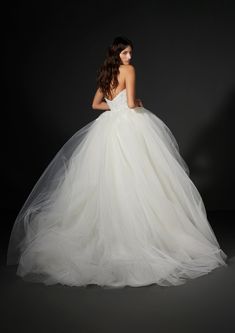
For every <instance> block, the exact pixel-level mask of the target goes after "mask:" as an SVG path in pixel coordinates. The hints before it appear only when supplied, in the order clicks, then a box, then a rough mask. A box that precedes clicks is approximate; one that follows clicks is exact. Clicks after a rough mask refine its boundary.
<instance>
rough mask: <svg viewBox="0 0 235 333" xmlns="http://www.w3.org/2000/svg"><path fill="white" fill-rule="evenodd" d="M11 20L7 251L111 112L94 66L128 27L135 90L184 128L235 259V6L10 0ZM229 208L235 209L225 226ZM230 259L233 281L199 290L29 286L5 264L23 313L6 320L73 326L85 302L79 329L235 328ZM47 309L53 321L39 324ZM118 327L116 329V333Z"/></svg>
mask: <svg viewBox="0 0 235 333" xmlns="http://www.w3.org/2000/svg"><path fill="white" fill-rule="evenodd" d="M2 20H3V30H4V37H5V38H4V44H3V46H4V48H3V55H4V58H3V62H2V67H3V89H2V92H3V100H2V102H3V103H2V105H3V106H4V107H3V112H2V122H1V124H2V134H3V138H2V142H3V146H2V148H3V149H2V157H3V162H2V165H3V167H4V170H3V185H4V187H3V188H2V200H3V201H2V202H3V211H4V215H3V223H2V230H3V231H4V230H5V233H3V235H4V236H3V239H2V242H1V247H5V248H4V251H5V250H6V245H7V243H8V239H9V235H10V230H11V228H12V225H13V222H14V219H15V217H16V214H17V213H18V211H19V209H20V208H21V206H22V205H23V203H24V202H25V200H26V198H27V196H28V195H29V192H30V190H31V189H32V187H33V185H34V184H35V182H36V181H37V180H38V178H39V176H40V175H41V174H42V172H43V171H44V169H45V168H46V166H47V165H48V163H49V162H50V161H51V159H52V158H53V157H54V155H55V154H56V152H57V151H58V150H59V149H60V148H61V146H62V145H63V144H64V143H65V142H66V141H67V140H68V139H69V138H70V137H71V136H72V135H73V134H74V133H75V132H76V131H77V130H79V129H80V128H81V127H83V126H85V125H86V124H87V123H88V122H90V121H92V120H94V119H95V118H97V117H98V116H99V115H100V114H101V112H103V111H99V110H93V109H92V108H91V103H92V100H93V96H94V94H95V79H96V71H97V69H98V67H99V65H100V64H101V62H102V61H103V59H104V55H105V52H106V49H107V47H108V45H109V44H111V42H112V40H113V38H114V37H115V36H117V35H125V36H127V37H128V38H130V39H131V40H132V41H133V43H134V53H133V60H132V63H133V65H134V66H135V68H136V73H137V87H136V88H137V97H139V98H141V99H142V101H143V103H144V106H145V107H146V108H147V109H148V110H150V111H151V112H153V113H155V114H156V115H157V116H158V117H159V118H161V119H162V120H163V121H164V122H165V123H166V124H167V126H168V127H169V128H170V129H171V131H172V133H173V134H174V135H175V137H176V140H177V142H178V144H179V147H180V151H181V154H182V156H183V157H184V159H185V161H186V162H187V164H188V166H189V168H190V177H191V179H192V180H193V182H194V184H195V185H196V186H197V188H198V189H199V192H200V193H201V195H202V198H203V200H204V203H205V206H206V209H207V211H208V212H209V213H210V214H212V213H213V212H217V213H218V212H222V215H218V214H217V215H210V216H214V219H213V220H212V225H213V228H215V227H216V228H217V226H218V230H221V229H220V228H221V227H222V228H224V230H225V229H226V230H227V233H226V236H225V233H224V238H222V236H221V235H222V234H221V235H220V234H217V235H218V237H219V238H218V239H219V241H221V245H222V248H223V249H224V250H225V252H226V253H227V254H228V255H229V256H231V255H234V233H233V234H232V232H231V230H232V229H230V227H231V224H230V222H234V217H233V216H234V214H233V213H232V211H233V210H234V191H233V189H234V185H235V182H234V170H235V168H234V167H235V163H234V147H235V134H234V111H235V61H234V59H235V42H234V41H235V2H234V1H195V2H193V1H186V0H185V1H142V2H137V1H119V2H117V1H90V0H87V1H47V2H43V1H31V2H26V1H22V2H8V3H7V4H5V7H2ZM224 212H230V213H231V215H226V216H227V218H226V222H229V224H227V225H226V224H225V218H224V217H225V215H223V214H224ZM230 213H229V214H230ZM228 216H229V218H228ZM215 217H216V218H215ZM216 219H217V221H218V222H219V223H218V224H217V226H216V225H215V224H214V223H215V222H216ZM219 225H220V226H219ZM229 225H230V226H229ZM220 237H221V238H220ZM225 238H226V245H225ZM222 239H224V240H223V241H222ZM223 242H224V243H223ZM4 256H5V252H4ZM4 262H5V257H4ZM232 267H233V266H232ZM232 267H231V268H230V277H229V275H228V279H227V280H226V277H225V276H224V275H223V272H221V274H222V275H219V274H217V275H216V274H214V275H211V276H210V278H209V279H208V280H203V279H202V280H200V279H199V280H200V281H199V282H198V285H197V288H198V289H196V288H195V287H194V288H192V289H191V291H190V282H188V284H187V286H185V287H182V289H178V288H175V289H173V290H172V289H170V290H169V289H167V290H165V291H164V290H160V291H159V290H158V289H157V290H155V289H148V290H147V293H146V290H144V289H139V290H136V289H135V288H134V289H135V290H131V289H128V290H127V291H125V292H126V294H122V293H120V294H119V293H118V292H117V293H116V292H115V291H110V293H108V292H107V294H104V292H103V291H101V290H100V289H89V290H87V291H85V290H83V289H81V290H80V289H79V288H78V289H73V288H71V289H69V290H67V289H63V288H62V289H60V288H59V287H55V288H52V289H47V288H46V289H45V288H43V286H37V287H36V286H32V285H31V284H27V283H26V284H20V283H21V281H20V280H17V281H15V280H14V274H10V273H9V272H8V271H6V272H5V273H6V274H5V275H4V278H5V281H6V284H3V286H5V293H6V298H5V299H6V300H7V301H6V304H8V306H7V305H6V306H5V309H12V311H13V312H12V313H11V311H9V312H8V315H7V316H6V317H5V318H7V320H8V324H9V323H10V324H11V325H10V326H11V327H13V325H14V323H15V325H16V327H18V328H17V331H18V332H19V331H20V327H21V328H22V329H23V330H24V331H25V332H26V331H27V328H28V331H29V332H32V327H34V329H33V331H34V332H36V331H37V332H42V331H45V330H44V328H45V327H43V325H44V323H45V325H46V327H47V329H49V330H50V329H51V331H52V330H55V331H56V332H65V331H66V332H72V331H73V330H72V328H71V327H70V326H69V325H70V321H72V322H73V321H74V323H75V321H76V320H77V318H78V312H77V311H78V310H79V311H80V317H79V320H80V323H79V324H78V325H77V326H76V325H75V326H73V327H80V328H81V327H82V329H81V330H79V331H76V332H93V331H95V332H106V329H107V332H121V331H122V332H132V331H131V328H130V329H128V326H125V327H126V330H125V329H123V328H122V329H121V328H120V330H118V327H121V324H122V323H125V322H128V321H129V323H131V321H132V322H133V323H135V325H134V326H131V325H130V327H132V328H133V327H135V330H134V332H137V331H138V328H139V332H150V331H151V332H157V331H158V332H160V330H157V328H159V329H160V327H161V328H162V330H161V332H170V331H169V329H172V332H178V331H181V332H183V329H185V332H198V331H201V332H216V329H218V331H224V332H228V333H230V332H232V330H230V327H231V325H233V324H232V322H231V320H232V319H233V317H232V309H233V308H234V306H232V301H231V300H232V288H233V289H234V279H232V276H231V269H232ZM221 277H223V279H224V280H223V283H221V284H220V285H221V287H220V290H219V289H217V286H218V284H219V283H220V278H221ZM207 281H208V282H207ZM221 281H222V280H221ZM226 281H227V282H226ZM200 283H201V284H200ZM224 285H226V287H227V290H226V291H225V290H223V289H222V288H223V286H224ZM193 286H194V285H193V282H192V287H193ZM232 286H233V287H232ZM188 287H189V289H187V288H188ZM137 289H138V288H137ZM197 291H198V292H197ZM161 292H163V294H161ZM164 292H165V293H164ZM26 295H28V296H26ZM166 296H167V297H166ZM180 299H181V300H182V302H180V301H179V300H180ZM35 300H37V301H36V302H35ZM77 300H80V301H81V303H80V304H77ZM156 300H158V304H156V303H155V302H156ZM233 300H234V298H233ZM65 305H66V306H65ZM158 306H159V308H158ZM13 308H14V310H13ZM112 309H113V312H110V311H111V310H112ZM109 310H110V311H109ZM14 311H15V312H14ZM102 311H104V313H102ZM115 311H119V312H115ZM155 311H156V312H155ZM198 311H199V312H198ZM39 313H41V315H42V316H43V318H44V321H43V320H41V321H40V318H39V320H38V316H39ZM106 313H107V315H105V314H106ZM196 313H197V314H198V315H196ZM184 314H185V315H184ZM24 316H26V317H24ZM156 316H158V317H156ZM59 317H60V319H61V320H62V318H63V320H64V327H65V328H66V329H65V330H63V329H62V326H60V321H59ZM12 318H13V319H14V320H12ZM24 318H26V320H24ZM30 318H31V319H30ZM92 318H94V321H93V322H92V320H93V319H92ZM95 318H96V319H95ZM119 318H121V321H119ZM154 318H157V321H156V322H154ZM180 318H181V319H180ZM142 319H143V321H142ZM198 319H199V320H198ZM34 322H35V324H37V325H39V326H38V327H39V328H38V330H36V329H35V324H34ZM49 323H50V325H51V326H50V325H49V326H48V325H47V324H49ZM113 323H116V324H115V325H116V328H117V330H115V327H112V330H110V327H111V326H110V325H111V324H113ZM166 323H167V329H166V331H165V330H164V329H163V328H164V327H165V326H164V325H166ZM189 323H191V324H189ZM26 324H27V325H26ZM92 324H93V329H94V330H92V328H91V327H92ZM181 324H182V325H181ZM183 324H184V326H183ZM25 325H26V326H25ZM115 325H114V326H115ZM141 325H142V326H141ZM158 325H159V326H158ZM29 327H30V328H29ZM86 327H90V330H89V329H88V328H87V329H86ZM95 327H100V329H101V330H100V331H99V330H96V328H95ZM178 329H180V330H178ZM28 331H27V332H28Z"/></svg>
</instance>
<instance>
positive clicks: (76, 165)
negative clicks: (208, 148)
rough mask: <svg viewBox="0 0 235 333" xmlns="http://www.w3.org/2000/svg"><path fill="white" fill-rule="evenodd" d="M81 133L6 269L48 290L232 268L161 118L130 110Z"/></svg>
mask: <svg viewBox="0 0 235 333" xmlns="http://www.w3.org/2000/svg"><path fill="white" fill-rule="evenodd" d="M106 101H107V103H108V104H109V105H110V109H111V110H110V111H105V112H103V113H102V114H101V115H100V116H99V117H97V119H95V120H94V121H92V122H90V123H88V124H87V125H86V126H84V127H83V128H81V129H80V130H78V131H77V132H76V133H75V134H74V135H73V136H72V137H71V139H70V140H68V141H67V142H66V143H65V145H64V146H63V147H62V148H61V150H60V151H59V152H58V153H57V155H56V156H55V157H54V158H53V160H52V161H51V163H50V164H49V166H48V167H47V169H46V170H45V171H44V173H43V174H42V176H41V177H40V179H39V180H38V182H37V184H36V185H35V187H34V188H33V190H32V192H31V193H30V195H29V197H28V199H27V201H26V202H25V204H24V206H23V207H22V209H21V211H20V212H19V214H18V216H17V219H16V221H15V223H14V227H13V230H12V233H11V238H10V242H9V247H8V254H7V264H9V265H11V264H18V268H17V274H18V275H19V276H22V277H23V278H24V279H27V280H30V281H34V282H43V283H45V284H47V285H51V284H55V283H61V284H65V285H70V286H85V285H88V284H98V285H101V286H107V287H122V286H125V285H130V286H143V285H148V284H152V283H157V284H159V285H162V286H171V285H179V284H182V283H185V281H186V280H187V279H189V278H191V279H192V278H197V277H199V276H201V275H204V274H207V273H209V272H210V271H212V270H213V269H215V268H216V267H219V266H226V265H227V264H226V258H227V255H226V254H225V253H224V252H223V251H222V249H220V246H219V244H218V241H217V239H216V236H215V234H214V232H213V230H212V228H211V226H210V224H209V222H208V220H207V215H206V210H205V207H204V204H203V201H202V198H201V196H200V194H199V192H198V190H197V188H196V187H195V185H194V184H193V182H192V181H191V179H190V177H189V169H188V166H187V164H186V163H185V161H184V160H183V158H182V157H181V155H180V153H179V147H178V145H177V142H176V140H175V138H174V136H173V134H172V133H171V131H170V130H169V128H168V127H167V126H166V124H165V123H164V122H163V121H161V120H160V119H159V118H158V117H157V116H156V115H155V114H153V113H152V112H150V111H149V110H147V109H145V108H143V107H139V108H135V109H130V108H128V107H127V103H126V95H125V90H124V91H122V92H121V93H120V94H119V95H118V96H117V97H116V98H115V99H114V100H113V101H109V100H106Z"/></svg>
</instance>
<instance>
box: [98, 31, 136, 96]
mask: <svg viewBox="0 0 235 333" xmlns="http://www.w3.org/2000/svg"><path fill="white" fill-rule="evenodd" d="M127 46H131V48H132V50H133V43H132V42H131V41H130V40H129V39H128V38H126V37H123V36H118V37H116V38H114V40H113V43H112V45H111V46H109V47H108V50H107V52H106V57H105V60H104V62H103V64H102V65H101V66H100V68H99V69H98V71H97V78H96V83H97V88H99V89H100V90H101V91H102V92H103V94H104V96H106V97H107V98H108V97H111V90H113V89H115V88H116V87H117V86H118V80H117V76H118V74H119V66H120V65H121V64H122V62H121V58H120V56H119V55H120V53H121V52H122V51H123V50H124V49H125V48H126V47H127Z"/></svg>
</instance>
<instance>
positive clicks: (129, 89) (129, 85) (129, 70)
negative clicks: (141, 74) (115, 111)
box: [125, 65, 143, 109]
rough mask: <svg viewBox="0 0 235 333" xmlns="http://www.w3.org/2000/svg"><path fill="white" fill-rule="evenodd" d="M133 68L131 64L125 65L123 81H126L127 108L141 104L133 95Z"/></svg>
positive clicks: (134, 80)
mask: <svg viewBox="0 0 235 333" xmlns="http://www.w3.org/2000/svg"><path fill="white" fill-rule="evenodd" d="M135 82H136V75H135V68H134V66H132V65H126V72H125V83H126V93H127V104H128V107H129V108H131V109H132V108H136V107H139V106H143V104H142V102H141V100H140V99H137V98H136V97H135Z"/></svg>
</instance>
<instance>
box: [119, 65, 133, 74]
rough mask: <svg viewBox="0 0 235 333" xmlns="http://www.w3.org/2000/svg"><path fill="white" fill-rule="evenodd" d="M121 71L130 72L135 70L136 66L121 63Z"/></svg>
mask: <svg viewBox="0 0 235 333" xmlns="http://www.w3.org/2000/svg"><path fill="white" fill-rule="evenodd" d="M120 71H123V73H130V72H135V67H134V66H133V65H131V64H129V65H121V66H120Z"/></svg>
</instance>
